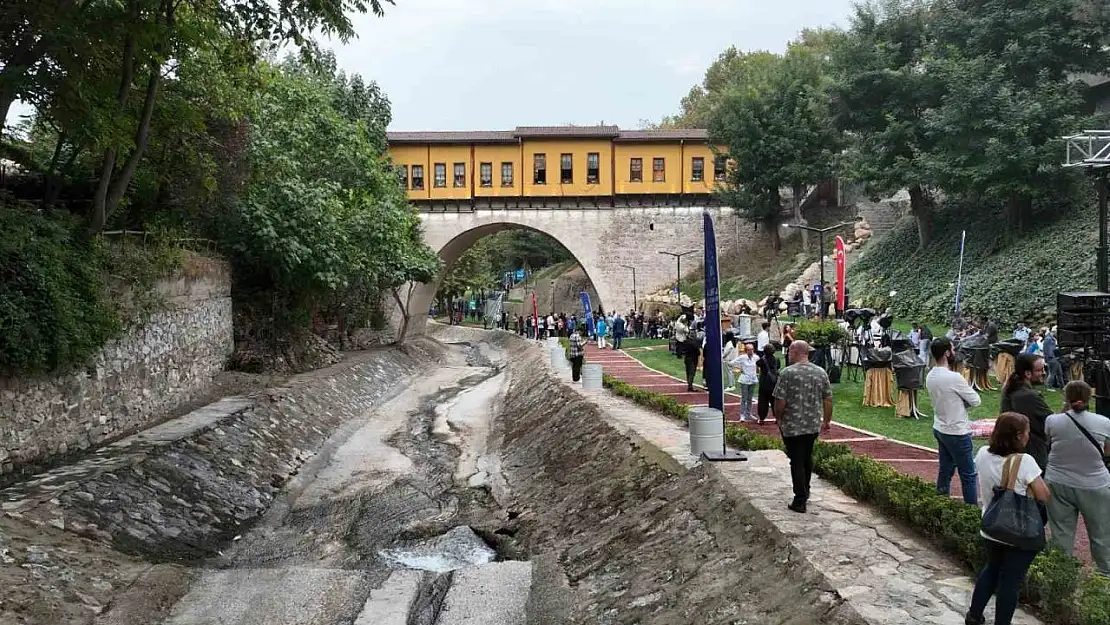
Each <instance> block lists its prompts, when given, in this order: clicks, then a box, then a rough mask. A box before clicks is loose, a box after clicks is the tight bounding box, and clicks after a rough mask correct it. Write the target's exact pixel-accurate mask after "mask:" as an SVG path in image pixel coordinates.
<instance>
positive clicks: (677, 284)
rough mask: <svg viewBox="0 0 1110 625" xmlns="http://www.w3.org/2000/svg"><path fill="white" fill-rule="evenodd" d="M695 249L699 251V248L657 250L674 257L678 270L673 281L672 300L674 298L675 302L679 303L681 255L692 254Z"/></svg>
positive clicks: (680, 293)
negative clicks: (684, 250) (677, 250)
mask: <svg viewBox="0 0 1110 625" xmlns="http://www.w3.org/2000/svg"><path fill="white" fill-rule="evenodd" d="M697 251H700V250H690V251H689V252H659V253H660V254H664V255H666V256H673V257H674V259H675V262H676V263H677V268H676V269H677V271H678V273H677V278H678V279H677V280H676V281H675V283H674V300H675V303H676V304H680V303H681V299H680V296H681V295H682V257H683V256H686V255H687V254H693V253H694V252H697Z"/></svg>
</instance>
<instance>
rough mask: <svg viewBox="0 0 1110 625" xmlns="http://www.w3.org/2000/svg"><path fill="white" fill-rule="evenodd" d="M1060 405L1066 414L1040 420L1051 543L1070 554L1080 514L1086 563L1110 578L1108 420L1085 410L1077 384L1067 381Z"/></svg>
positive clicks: (1081, 385)
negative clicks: (1086, 544) (1042, 423)
mask: <svg viewBox="0 0 1110 625" xmlns="http://www.w3.org/2000/svg"><path fill="white" fill-rule="evenodd" d="M1064 400H1065V402H1066V403H1065V406H1066V410H1065V411H1064V412H1063V413H1060V414H1054V415H1051V416H1050V417H1048V419H1047V420H1046V421H1045V432H1046V433H1047V434H1048V443H1049V452H1048V467H1046V468H1045V472H1044V480H1045V482H1046V483H1047V484H1048V489H1049V491H1051V492H1052V499H1051V500H1050V501H1049V502H1048V526H1049V528H1050V529H1051V530H1052V537H1051V540H1052V544H1054V545H1056V546H1058V547H1060V548H1061V549H1063V550H1064V552H1065V553H1069V554H1074V552H1075V527H1076V525H1077V524H1078V522H1079V518H1078V517H1079V515H1080V514H1082V515H1083V523H1084V525H1086V526H1087V536H1088V537H1089V538H1090V542H1091V559H1092V560H1093V561H1094V564H1095V567H1097V568H1098V570H1099V572H1100V573H1102V574H1103V575H1106V576H1110V471H1107V469H1106V456H1107V455H1110V419H1107V418H1106V417H1104V416H1102V415H1100V414H1095V413H1093V412H1088V411H1087V408H1088V406H1089V405H1090V402H1091V387H1090V386H1088V385H1087V383H1086V382H1084V381H1082V380H1075V381H1073V382H1068V384H1067V386H1065V387H1064Z"/></svg>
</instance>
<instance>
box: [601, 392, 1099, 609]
mask: <svg viewBox="0 0 1110 625" xmlns="http://www.w3.org/2000/svg"><path fill="white" fill-rule="evenodd" d="M604 384H605V386H606V388H609V389H610V390H612V391H613V392H614V393H616V394H617V395H621V396H623V397H628V398H629V399H631V400H632V401H634V402H636V403H637V404H640V405H642V406H645V407H648V408H652V409H653V410H656V411H658V412H660V413H662V414H664V415H667V416H669V417H672V418H675V419H678V420H680V421H683V422H686V421H687V418H688V416H689V408H688V407H687V406H686V405H685V404H681V403H679V402H678V401H676V400H675V399H674V398H672V397H670V396H668V395H663V394H662V393H655V392H652V391H647V390H644V389H641V388H637V387H635V386H632V385H631V384H628V383H626V382H622V381H620V380H617V379H615V378H613V377H611V376H608V375H607V376H605V377H604ZM725 438H726V440H727V441H728V443H729V444H730V445H732V446H733V447H735V448H737V449H743V450H748V451H760V450H769V449H777V450H781V449H782V448H783V444H782V440H781V439H779V438H772V437H770V436H765V435H762V434H759V433H757V432H753V431H752V430H749V429H747V428H743V427H736V426H731V425H730V426H728V427H727V428H726V430H725ZM813 458H814V466H815V468H816V471H817V473H818V474H819V475H820V476H821V477H823V478H825V479H827V480H828V481H830V482H832V483H833V484H835V485H837V486H838V487H840V488H841V489H842V490H844V492H846V493H848V494H849V495H851V496H853V497H855V498H856V499H858V500H860V501H863V502H867V503H871V504H873V505H875V506H876V507H878V508H879V509H880V510H881V511H883V512H884V513H886V514H887V515H889V516H891V517H893V518H895V519H898V520H899V521H903V522H905V523H907V524H908V525H909V526H911V527H912V528H914V529H915V530H917V531H918V532H920V533H921V534H923V535H924V536H926V537H928V538H929V539H930V540H932V541H933V542H934V543H936V544H938V545H940V546H941V547H942V548H944V550H945V551H947V552H948V553H951V554H953V555H955V556H957V557H958V558H960V560H962V561H963V562H964V563H965V564H967V565H968V567H970V568H971V569H972V570H978V569H979V568H980V567H982V565H983V563H984V554H983V539H982V537H981V536H980V535H979V529H980V526H981V515H980V512H979V508H978V507H976V506H971V505H968V504H966V503H963V502H962V501H958V500H956V499H952V498H951V497H945V496H943V495H939V494H937V492H936V487H935V486H934V485H933V484H931V483H929V482H926V481H924V480H922V479H920V478H918V477H915V476H910V475H903V474H901V473H899V472H898V471H897V470H895V469H894V468H892V467H890V466H888V465H885V464H883V463H881V462H879V461H877V460H875V459H873V458H871V457H868V456H856V455H854V454H853V453H852V450H851V448H849V447H848V446H847V445H841V444H836V443H825V442H823V441H817V445H816V446H815V447H814V451H813ZM1022 599H1023V600H1024V601H1025V602H1026V603H1027V604H1029V605H1033V606H1035V607H1037V608H1038V609H1039V610H1041V611H1042V616H1043V617H1044V618H1046V619H1048V620H1046V622H1050V623H1055V624H1057V625H1096V624H1098V625H1106V624H1107V623H1110V580H1107V579H1106V578H1104V577H1101V576H1099V575H1098V574H1096V573H1092V572H1090V571H1088V570H1085V569H1084V568H1083V566H1082V563H1081V562H1080V561H1079V560H1077V559H1076V558H1074V557H1072V556H1069V555H1067V554H1065V553H1063V552H1062V551H1060V550H1059V549H1050V550H1047V551H1045V552H1043V553H1041V554H1039V555H1038V556H1037V559H1036V560H1035V561H1034V562H1033V566H1032V567H1031V568H1030V570H1029V576H1028V578H1027V579H1026V582H1025V586H1024V588H1023V589H1022Z"/></svg>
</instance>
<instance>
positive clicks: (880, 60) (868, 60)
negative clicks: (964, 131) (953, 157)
mask: <svg viewBox="0 0 1110 625" xmlns="http://www.w3.org/2000/svg"><path fill="white" fill-rule="evenodd" d="M933 16H934V13H933V10H932V8H931V6H930V4H929V3H928V2H926V0H883V1H882V2H879V3H873V4H868V5H860V6H857V7H856V12H855V15H854V16H853V19H852V24H851V27H850V28H849V30H848V32H847V33H846V34H845V36H844V37H842V38H841V39H839V40H838V41H837V42H836V44H834V45H833V47H832V51H833V54H832V57H831V59H832V60H831V63H830V74H831V75H832V77H833V79H832V83H831V85H830V90H829V91H830V94H829V95H830V102H831V109H832V120H833V122H834V124H835V125H836V127H837V128H838V129H839V130H841V131H844V132H845V133H846V135H847V136H848V137H850V138H851V141H850V143H849V148H848V149H847V150H846V151H845V154H844V155H843V159H842V167H843V172H844V174H845V175H846V176H847V177H849V178H851V179H854V180H857V181H860V182H863V183H864V184H865V185H866V186H867V187H868V189H869V190H871V191H873V192H883V193H888V194H889V193H894V192H897V191H899V190H901V189H908V190H909V195H910V212H911V213H912V214H913V216H914V219H915V220H916V222H917V232H918V246H919V248H924V247H925V246H927V245H928V244H929V242H930V240H931V239H932V220H933V217H932V202H931V201H930V199H929V197H928V190H929V188H930V187H932V186H933V185H934V184H935V182H934V180H933V179H932V178H931V177H930V175H929V171H928V167H927V166H926V163H925V162H924V159H925V156H926V155H927V154H929V153H930V152H931V150H933V148H934V145H933V141H932V140H931V135H930V134H929V132H928V128H927V125H926V114H927V112H928V111H929V110H931V109H933V108H935V107H936V106H938V105H939V104H940V102H941V98H942V96H943V94H944V90H943V88H944V85H943V82H942V81H941V80H940V78H939V77H938V76H937V75H935V74H933V73H929V72H925V71H923V65H924V63H925V58H924V57H925V54H926V53H927V51H928V49H929V47H930V43H929V39H928V37H929V23H930V21H931V19H932V18H933Z"/></svg>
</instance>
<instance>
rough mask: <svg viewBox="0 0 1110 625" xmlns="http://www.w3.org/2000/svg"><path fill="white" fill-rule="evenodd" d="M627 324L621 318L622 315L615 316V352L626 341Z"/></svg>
mask: <svg viewBox="0 0 1110 625" xmlns="http://www.w3.org/2000/svg"><path fill="white" fill-rule="evenodd" d="M627 330H628V327H627V322H626V321H625V320H624V319H623V318H622V317H621V316H620V314H617V315H614V316H613V350H614V351H615V350H619V349H620V348H621V341H622V340H624V335H625V333H626V332H627Z"/></svg>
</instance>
